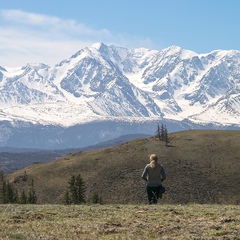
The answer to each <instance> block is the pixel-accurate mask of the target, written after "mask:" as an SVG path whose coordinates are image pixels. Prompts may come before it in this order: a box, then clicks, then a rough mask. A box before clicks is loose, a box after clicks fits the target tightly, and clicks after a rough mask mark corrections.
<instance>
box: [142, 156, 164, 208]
mask: <svg viewBox="0 0 240 240" xmlns="http://www.w3.org/2000/svg"><path fill="white" fill-rule="evenodd" d="M141 177H142V178H143V180H145V181H146V182H147V184H146V190H147V196H148V202H149V204H157V201H158V198H161V197H162V194H163V193H164V192H165V188H164V187H163V186H162V182H163V181H164V180H165V179H166V174H165V170H164V168H163V166H162V165H161V164H160V163H158V157H157V155H156V154H151V155H150V162H149V163H148V164H147V165H146V166H145V168H144V170H143V173H142V176H141Z"/></svg>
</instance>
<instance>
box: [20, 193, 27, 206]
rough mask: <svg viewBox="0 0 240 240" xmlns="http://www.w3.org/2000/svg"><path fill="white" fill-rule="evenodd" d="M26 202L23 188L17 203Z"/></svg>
mask: <svg viewBox="0 0 240 240" xmlns="http://www.w3.org/2000/svg"><path fill="white" fill-rule="evenodd" d="M27 202H28V198H27V195H26V193H25V191H24V190H23V191H22V192H21V194H20V197H19V203H20V204H26V203H27Z"/></svg>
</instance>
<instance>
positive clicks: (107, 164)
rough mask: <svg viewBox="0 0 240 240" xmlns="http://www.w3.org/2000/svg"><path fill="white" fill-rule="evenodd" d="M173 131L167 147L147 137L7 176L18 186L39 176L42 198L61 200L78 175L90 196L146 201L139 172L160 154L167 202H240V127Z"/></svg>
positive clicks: (38, 189) (44, 200)
mask: <svg viewBox="0 0 240 240" xmlns="http://www.w3.org/2000/svg"><path fill="white" fill-rule="evenodd" d="M169 136H170V138H171V143H170V144H169V146H167V147H166V146H165V144H164V143H163V142H160V141H158V140H156V139H154V138H143V139H138V140H133V141H129V142H127V143H124V144H121V145H119V146H115V147H111V148H105V149H100V150H96V151H90V152H82V153H75V154H69V155H67V156H65V157H63V158H60V159H58V160H56V161H53V162H50V163H46V164H33V165H31V166H29V167H27V168H25V169H22V170H20V171H17V172H15V173H12V174H10V175H8V176H7V178H8V179H9V180H10V181H13V182H14V184H15V185H16V186H17V187H18V188H19V191H21V189H22V188H29V186H30V182H31V181H30V180H31V179H34V184H35V189H36V193H37V196H38V203H61V202H62V199H63V195H64V193H65V191H66V189H67V185H68V184H67V183H68V180H69V178H70V177H71V176H72V175H77V174H81V176H82V178H83V180H84V182H85V184H86V187H87V191H86V198H87V199H89V198H91V196H92V195H93V193H94V192H96V193H98V194H100V196H101V197H102V199H103V202H104V203H119V204H124V203H145V202H146V198H147V197H146V193H145V186H144V182H143V180H142V179H141V178H140V176H141V173H142V171H143V168H144V166H145V164H146V163H148V159H149V155H150V154H151V153H156V154H157V155H158V156H159V158H160V162H161V163H162V164H163V165H164V167H165V169H166V173H167V180H166V182H165V183H164V185H165V187H166V189H167V192H166V194H165V195H164V198H163V200H162V202H165V203H187V202H195V203H230V204H239V202H240V192H239V186H240V175H239V173H240V147H239V143H240V131H203V130H200V131H198V130H190V131H183V132H177V133H172V134H169Z"/></svg>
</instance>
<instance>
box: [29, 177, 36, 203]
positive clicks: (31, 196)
mask: <svg viewBox="0 0 240 240" xmlns="http://www.w3.org/2000/svg"><path fill="white" fill-rule="evenodd" d="M27 202H28V203H30V204H35V203H37V196H36V192H35V189H34V183H33V179H32V181H31V189H30V190H29V193H28V198H27Z"/></svg>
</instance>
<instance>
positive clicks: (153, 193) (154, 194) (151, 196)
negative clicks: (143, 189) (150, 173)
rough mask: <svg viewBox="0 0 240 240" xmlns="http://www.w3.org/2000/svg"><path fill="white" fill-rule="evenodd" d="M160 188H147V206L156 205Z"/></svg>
mask: <svg viewBox="0 0 240 240" xmlns="http://www.w3.org/2000/svg"><path fill="white" fill-rule="evenodd" d="M160 189H161V186H157V187H149V186H147V195H148V202H149V204H156V203H157V200H158V198H159V195H160Z"/></svg>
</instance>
